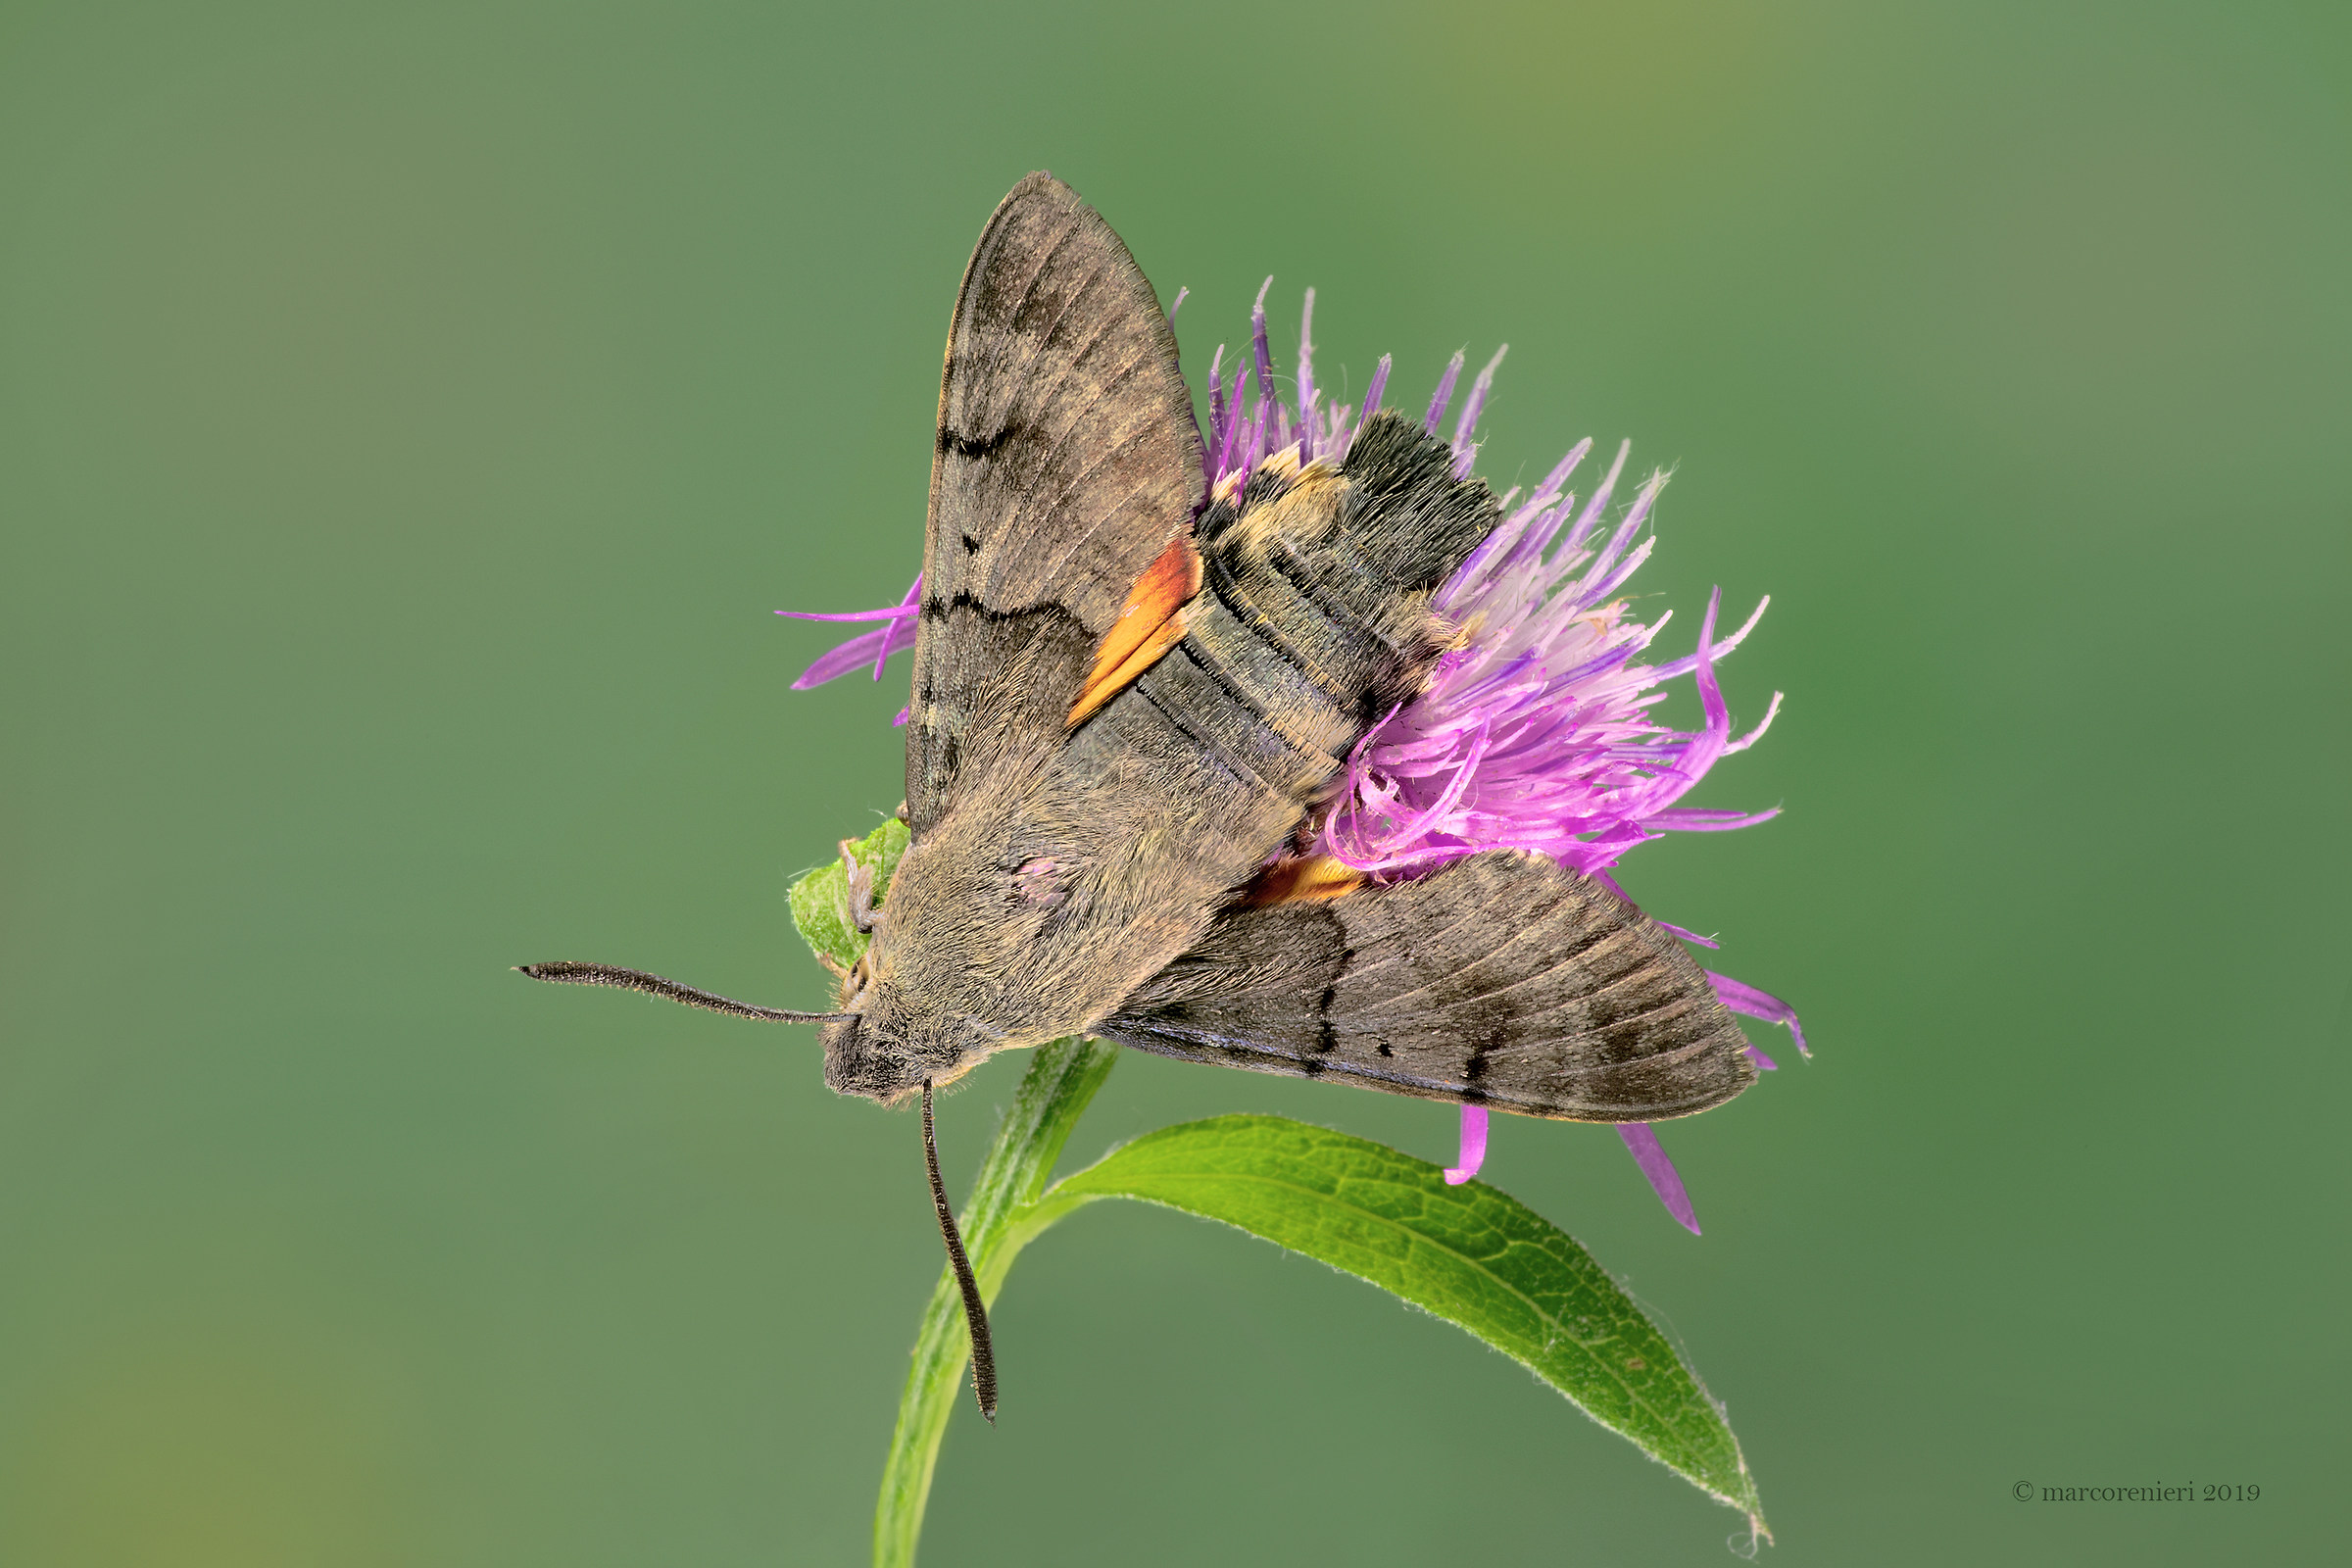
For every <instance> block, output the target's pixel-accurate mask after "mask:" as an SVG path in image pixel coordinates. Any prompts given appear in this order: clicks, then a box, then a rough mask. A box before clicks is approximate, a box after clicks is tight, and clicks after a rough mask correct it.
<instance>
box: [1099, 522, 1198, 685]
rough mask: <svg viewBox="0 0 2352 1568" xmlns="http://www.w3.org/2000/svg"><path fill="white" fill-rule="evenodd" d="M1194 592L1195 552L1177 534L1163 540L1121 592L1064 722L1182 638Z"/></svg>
mask: <svg viewBox="0 0 2352 1568" xmlns="http://www.w3.org/2000/svg"><path fill="white" fill-rule="evenodd" d="M1200 591H1201V552H1199V551H1198V550H1195V549H1194V548H1193V542H1192V540H1191V539H1189V538H1187V537H1186V536H1184V535H1183V534H1178V535H1177V536H1176V537H1175V538H1173V539H1171V540H1169V541H1168V548H1167V549H1165V550H1163V551H1161V552H1160V553H1159V559H1158V560H1157V561H1154V562H1152V564H1150V565H1149V566H1146V567H1145V568H1144V572H1143V575H1142V576H1140V577H1138V578H1136V579H1135V586H1134V587H1133V588H1131V589H1129V590H1128V591H1127V603H1126V604H1125V605H1123V606H1121V607H1120V609H1119V618H1118V619H1117V620H1114V621H1112V622H1111V623H1110V630H1109V631H1107V632H1104V633H1103V643H1102V646H1101V647H1099V648H1097V649H1096V650H1095V667H1094V671H1093V673H1091V674H1089V675H1088V676H1087V677H1086V688H1085V690H1083V691H1081V692H1080V693H1079V694H1078V701H1076V702H1075V703H1072V704H1071V705H1070V716H1069V719H1068V722H1069V723H1071V724H1073V725H1074V724H1077V723H1078V722H1079V721H1080V720H1082V719H1084V718H1086V717H1087V716H1088V715H1089V714H1091V713H1093V712H1094V711H1095V710H1097V709H1099V708H1101V707H1102V706H1103V704H1104V703H1107V702H1109V701H1110V700H1111V699H1112V698H1113V697H1116V696H1117V695H1118V694H1119V693H1120V692H1122V691H1124V690H1126V688H1127V686H1128V684H1129V683H1130V682H1131V681H1133V680H1134V679H1135V678H1136V677H1137V676H1138V675H1141V674H1142V673H1143V672H1144V671H1145V670H1147V669H1150V668H1151V667H1152V664H1153V663H1155V662H1157V661H1158V659H1159V656H1160V655H1162V654H1164V653H1166V652H1167V651H1168V650H1169V649H1171V648H1173V647H1175V646H1176V645H1177V644H1178V643H1180V642H1182V641H1184V630H1185V620H1184V607H1185V606H1186V605H1188V604H1190V603H1192V599H1193V596H1194V595H1195V594H1197V593H1199V592H1200Z"/></svg>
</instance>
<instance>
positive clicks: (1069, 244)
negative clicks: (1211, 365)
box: [907, 174, 1202, 838]
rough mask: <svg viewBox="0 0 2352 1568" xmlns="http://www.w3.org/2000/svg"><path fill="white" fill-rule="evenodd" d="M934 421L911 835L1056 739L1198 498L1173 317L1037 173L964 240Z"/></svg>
mask: <svg viewBox="0 0 2352 1568" xmlns="http://www.w3.org/2000/svg"><path fill="white" fill-rule="evenodd" d="M937 434H938V440H937V450H936V453H935V455H934V457H933V460H932V467H931V510H930V524H929V531H928V535H927V537H926V539H925V541H924V548H923V593H922V620H921V625H920V628H919V630H918V632H917V635H916V640H915V652H914V690H913V701H912V703H911V704H910V706H909V711H908V721H907V808H908V813H909V821H910V825H911V826H912V827H913V829H914V832H915V836H916V837H918V838H920V837H921V836H922V834H923V832H924V830H925V829H926V828H928V827H929V826H930V825H931V824H932V823H934V822H935V821H937V820H938V818H939V817H940V816H941V815H942V814H944V812H945V811H946V810H947V809H948V808H949V807H950V806H951V805H952V804H953V802H954V800H955V799H956V797H957V795H958V794H959V793H961V792H962V791H963V790H964V789H966V788H967V787H968V781H970V780H973V779H985V778H986V777H988V776H989V774H990V773H991V772H992V770H994V769H996V768H999V767H1003V766H1008V765H1009V766H1015V767H1018V766H1021V765H1024V764H1026V763H1033V762H1034V761H1035V760H1037V759H1038V758H1039V757H1041V756H1043V755H1046V754H1049V753H1050V752H1051V751H1052V750H1053V749H1054V748H1055V747H1058V746H1059V744H1060V739H1061V733H1062V729H1063V720H1064V719H1065V717H1066V715H1067V714H1068V711H1069V709H1070V706H1071V704H1072V702H1073V701H1074V700H1075V699H1076V697H1077V695H1078V693H1079V691H1080V689H1081V687H1082V686H1083V685H1084V684H1085V680H1086V676H1087V672H1088V669H1089V667H1090V664H1091V662H1092V660H1093V658H1094V653H1095V649H1096V646H1097V645H1098V644H1099V643H1100V642H1101V641H1102V639H1103V635H1104V634H1105V633H1106V632H1108V631H1109V630H1110V628H1111V626H1112V624H1113V623H1114V622H1115V621H1116V619H1117V617H1118V613H1119V609H1120V606H1121V604H1122V602H1123V601H1124V600H1125V598H1126V596H1127V593H1128V590H1129V587H1130V586H1131V585H1132V584H1133V583H1134V582H1135V580H1136V577H1137V575H1138V574H1139V573H1141V572H1142V571H1143V570H1144V569H1145V567H1146V566H1148V565H1149V564H1151V563H1152V560H1153V558H1154V557H1157V556H1158V555H1159V554H1160V553H1161V552H1162V551H1163V550H1165V549H1166V548H1167V546H1168V543H1169V541H1170V540H1171V539H1174V538H1175V537H1177V536H1178V535H1179V534H1182V533H1184V532H1185V531H1187V530H1188V529H1189V528H1190V526H1191V524H1192V519H1193V515H1194V514H1195V513H1196V512H1198V511H1199V510H1200V505H1201V496H1202V479H1201V438H1200V433H1199V430H1198V427H1197V426H1196V424H1195V423H1194V419H1193V405H1192V396H1191V394H1190V393H1189V392H1187V391H1186V390H1185V385H1184V378H1183V376H1182V374H1181V373H1180V372H1179V371H1178V369H1177V365H1176V339H1175V336H1174V334H1173V333H1171V332H1170V331H1169V328H1168V321H1167V318H1166V316H1165V315H1164V314H1163V313H1162V312H1161V310H1160V308H1159V303H1158V301H1157V300H1156V299H1155V298H1154V297H1153V295H1152V285H1151V284H1150V283H1149V282H1147V281H1146V280H1145V278H1144V274H1143V272H1142V271H1141V270H1139V269H1138V268H1137V267H1136V265H1135V260H1134V258H1133V257H1131V256H1130V255H1129V254H1128V253H1127V247H1126V246H1125V245H1123V244H1121V243H1120V241H1119V237H1118V235H1116V234H1114V233H1112V232H1111V230H1110V225H1108V224H1107V223H1105V222H1103V220H1102V219H1101V218H1100V217H1099V216H1098V215H1097V214H1096V213H1095V210H1094V209H1093V208H1091V207H1089V206H1087V205H1086V203H1085V202H1083V201H1081V200H1080V199H1079V198H1078V195H1077V193H1076V192H1075V191H1073V190H1071V189H1070V188H1069V187H1068V186H1067V185H1064V184H1062V183H1061V182H1060V181H1059V180H1056V179H1054V177H1053V176H1052V175H1050V174H1032V175H1030V176H1029V177H1028V178H1027V179H1024V180H1022V181H1021V182H1020V184H1018V185H1016V186H1014V187H1013V189H1012V192H1011V194H1009V195H1007V196H1006V197H1005V200H1004V202H1003V203H1002V204H1000V205H999V206H998V208H997V211H996V214H995V216H994V217H992V218H991V219H990V220H989V221H988V226H987V228H986V229H984V230H983V231H982V233H981V236H980V243H979V245H978V246H977V247H976V248H975V249H974V250H973V252H972V259H971V263H970V265H969V266H968V267H967V268H966V269H965V271H964V277H963V287H962V290H961V292H960V293H959V294H958V295H957V298H956V315H955V320H954V324H953V326H952V327H951V329H950V332H949V337H948V354H947V365H946V368H945V369H944V370H943V372H942V375H941V383H940V396H939V428H938V432H937Z"/></svg>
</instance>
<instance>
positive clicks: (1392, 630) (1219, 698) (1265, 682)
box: [1082, 415, 1498, 856]
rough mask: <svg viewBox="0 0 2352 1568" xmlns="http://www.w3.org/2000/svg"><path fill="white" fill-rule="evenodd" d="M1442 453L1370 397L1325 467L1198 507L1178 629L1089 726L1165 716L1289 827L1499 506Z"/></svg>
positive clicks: (1402, 672) (1436, 640) (1431, 634)
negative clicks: (1372, 412) (1195, 546)
mask: <svg viewBox="0 0 2352 1568" xmlns="http://www.w3.org/2000/svg"><path fill="white" fill-rule="evenodd" d="M1452 463H1453V457H1452V453H1451V452H1450V451H1449V450H1448V449H1447V447H1446V444H1445V443H1444V442H1441V441H1438V440H1436V439H1434V438H1433V437H1430V436H1428V435H1425V434H1423V433H1422V432H1421V431H1419V430H1417V429H1415V428H1414V427H1413V426H1412V425H1411V424H1409V423H1407V422H1406V421H1404V420H1402V419H1399V418H1397V417H1395V416H1393V415H1382V416H1379V417H1375V418H1374V419H1373V420H1372V421H1371V422H1370V423H1369V424H1368V425H1367V426H1366V427H1365V429H1364V432H1363V434H1362V435H1361V436H1359V437H1358V439H1357V440H1356V442H1355V445H1354V447H1353V449H1352V450H1351V451H1350V453H1349V455H1348V461H1347V463H1346V464H1345V465H1344V466H1342V467H1340V468H1339V469H1337V470H1334V469H1331V468H1327V467H1322V466H1313V467H1308V468H1306V469H1303V470H1301V469H1299V467H1298V466H1297V465H1296V464H1295V463H1290V464H1285V463H1283V462H1280V461H1279V460H1278V461H1275V462H1270V463H1268V464H1267V465H1265V466H1262V467H1260V468H1259V469H1258V471H1257V473H1256V474H1254V475H1253V476H1251V478H1250V482H1249V484H1248V485H1247V486H1246V487H1245V488H1244V489H1243V490H1242V492H1241V494H1240V495H1239V497H1238V498H1229V499H1222V500H1219V501H1217V502H1216V503H1215V504H1214V505H1212V506H1211V508H1210V509H1209V511H1208V513H1207V515H1204V516H1203V517H1202V518H1201V526H1200V530H1199V538H1200V544H1201V558H1202V562H1201V564H1202V571H1201V593H1200V594H1199V596H1198V597H1197V598H1196V599H1195V600H1194V601H1193V604H1192V606H1191V608H1190V609H1189V611H1188V612H1187V617H1188V621H1187V625H1188V629H1187V631H1186V635H1185V637H1184V639H1183V640H1182V641H1181V642H1180V643H1178V644H1177V645H1176V646H1175V647H1174V649H1173V650H1171V651H1170V653H1169V654H1168V655H1166V656H1165V657H1163V658H1161V659H1160V660H1159V661H1158V662H1155V663H1153V664H1152V666H1151V667H1150V668H1149V669H1148V670H1146V671H1145V672H1144V673H1143V675H1142V676H1141V677H1139V678H1138V679H1137V680H1136V682H1135V684H1134V685H1133V687H1131V688H1130V689H1129V690H1128V691H1127V692H1125V693H1122V694H1121V696H1120V697H1119V698H1118V699H1116V700H1114V701H1113V703H1112V704H1111V705H1110V706H1111V709H1112V711H1113V713H1114V714H1115V717H1114V721H1113V723H1111V724H1110V725H1107V726H1105V727H1106V728H1107V729H1111V730H1115V731H1117V732H1119V734H1120V735H1121V737H1122V739H1124V740H1126V741H1127V742H1128V743H1130V744H1132V743H1134V742H1135V741H1137V740H1139V739H1142V738H1144V737H1146V736H1148V735H1149V734H1150V733H1151V732H1152V731H1165V732H1168V734H1167V739H1168V740H1169V741H1170V742H1171V743H1174V744H1176V745H1178V746H1181V745H1185V744H1192V745H1198V746H1199V747H1201V749H1202V750H1203V752H1204V753H1205V758H1204V760H1206V761H1208V762H1209V763H1210V764H1211V765H1212V767H1213V768H1214V769H1215V770H1216V771H1217V772H1218V773H1220V774H1221V775H1223V776H1222V777H1221V778H1220V779H1219V780H1218V783H1219V784H1220V785H1239V786H1241V787H1243V788H1246V789H1254V790H1262V791H1263V792H1265V793H1266V794H1269V795H1271V796H1274V797H1276V798H1277V799H1278V800H1279V801H1280V802H1281V803H1282V806H1281V809H1280V810H1278V811H1277V812H1275V813H1274V814H1276V815H1279V816H1280V817H1281V818H1282V819H1283V821H1284V824H1285V825H1284V829H1283V830H1284V831H1287V830H1288V827H1289V825H1291V824H1293V823H1295V822H1296V820H1297V818H1298V817H1299V815H1302V814H1303V813H1304V812H1305V810H1306V809H1308V808H1309V807H1311V806H1312V805H1313V804H1314V802H1315V801H1316V800H1317V799H1318V798H1319V797H1320V796H1321V795H1322V794H1323V793H1324V791H1325V790H1326V789H1327V788H1328V787H1329V786H1330V784H1331V781H1332V779H1333V778H1334V777H1335V776H1336V775H1337V774H1338V772H1339V769H1340V767H1341V765H1342V763H1343V762H1344V761H1345V760H1346V759H1347V756H1348V752H1349V751H1350V750H1351V749H1352V748H1353V747H1354V745H1355V743H1356V742H1357V741H1358V740H1359V739H1361V738H1362V736H1363V734H1364V732H1365V731H1366V730H1367V729H1369V728H1371V727H1372V726H1373V725H1375V724H1377V723H1379V722H1380V721H1381V720H1382V719H1383V718H1385V717H1387V715H1388V714H1389V712H1390V711H1392V710H1394V709H1395V708H1396V707H1397V705H1398V704H1400V703H1405V702H1409V701H1411V700H1412V698H1413V697H1414V696H1416V695H1417V694H1418V693H1419V692H1420V690H1421V686H1422V683H1423V682H1424V680H1425V679H1426V678H1427V676H1428V672H1429V668H1430V665H1431V664H1432V663H1433V662H1435V660H1436V659H1437V657H1438V655H1439V653H1440V652H1441V651H1442V649H1443V638H1444V636H1445V634H1446V629H1445V628H1443V627H1441V626H1440V625H1439V624H1438V622H1437V621H1436V619H1435V617H1433V616H1432V615H1431V613H1430V611H1429V597H1430V594H1431V593H1432V591H1434V590H1435V589H1436V588H1437V586H1438V585H1439V584H1440V583H1442V582H1444V581H1445V579H1446V577H1447V576H1449V575H1451V574H1452V572H1453V571H1454V569H1455V568H1456V567H1457V566H1459V565H1460V564H1461V563H1462V561H1463V560H1464V559H1465V558H1466V557H1467V556H1468V555H1469V554H1470V552H1471V551H1472V550H1473V549H1475V548H1476V547H1477V546H1478V544H1479V542H1480V541H1481V540H1483V539H1484V538H1486V536H1487V534H1488V533H1489V532H1491V531H1492V530H1493V528H1494V527H1495V522H1496V520H1497V516H1498V512H1497V509H1496V507H1495V499H1494V496H1493V495H1492V493H1490V492H1489V491H1488V489H1487V487H1486V486H1485V485H1484V484H1482V483H1480V482H1478V481H1476V480H1457V479H1455V478H1454V476H1453V472H1452ZM1122 705H1124V707H1125V709H1126V711H1124V712H1118V711H1117V710H1118V709H1120V707H1121V706H1122ZM1108 739H1109V737H1108V736H1107V735H1105V736H1103V740H1108ZM1082 740H1083V737H1082ZM1158 749H1159V748H1156V747H1155V748H1152V750H1158ZM1266 804H1268V805H1272V804H1273V803H1271V802H1269V803H1266ZM1271 848H1272V846H1271V845H1270V844H1269V845H1266V846H1264V847H1263V848H1261V849H1259V850H1258V851H1257V853H1258V854H1259V855H1261V856H1262V855H1263V854H1264V853H1265V851H1266V850H1268V849H1271Z"/></svg>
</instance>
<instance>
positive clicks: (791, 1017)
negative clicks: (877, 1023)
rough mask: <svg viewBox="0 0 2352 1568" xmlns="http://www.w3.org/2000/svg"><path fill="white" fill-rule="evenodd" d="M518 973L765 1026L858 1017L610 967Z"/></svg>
mask: <svg viewBox="0 0 2352 1568" xmlns="http://www.w3.org/2000/svg"><path fill="white" fill-rule="evenodd" d="M515 973H516V974H527V975H529V976H530V977H531V978H532V979H534V980H552V981H554V982H555V983H556V984H558V985H566V986H617V987H619V988H620V989H621V990H623V991H642V992H644V993H645V994H646V995H647V996H649V997H662V998H665V999H667V1000H668V1001H671V1002H682V1003H684V1004H685V1005H687V1006H689V1007H701V1008H704V1009H706V1010H707V1011H710V1012H723V1013H725V1014H726V1015H727V1016H728V1017H730V1018H757V1019H759V1020H760V1021H761V1022H762V1023H836V1022H838V1021H840V1020H841V1019H843V1018H849V1017H855V1016H856V1014H854V1013H847V1012H789V1011H787V1010H785V1009H784V1008H782V1007H755V1006H753V1005H751V1004H750V1003H748V1002H733V1001H730V1000H728V999H727V998H725V997H722V996H718V995H715V994H714V993H712V992H709V991H698V990H696V989H695V988H694V987H693V986H682V985H680V984H678V983H677V982H676V981H675V980H664V979H662V977H661V976H660V975H658V974H647V973H646V972H645V971H644V970H643V969H622V968H617V967H615V966H614V965H613V964H610V963H518V964H516V965H515Z"/></svg>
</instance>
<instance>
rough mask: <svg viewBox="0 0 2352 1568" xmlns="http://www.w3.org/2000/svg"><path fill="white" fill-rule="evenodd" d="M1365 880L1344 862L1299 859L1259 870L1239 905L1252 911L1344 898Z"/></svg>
mask: <svg viewBox="0 0 2352 1568" xmlns="http://www.w3.org/2000/svg"><path fill="white" fill-rule="evenodd" d="M1369 880H1370V878H1368V877H1366V876H1365V875H1364V873H1363V872H1361V871H1358V870H1357V869H1356V868H1355V867H1354V866H1352V865H1349V864H1348V862H1347V861H1345V860H1341V859H1337V858H1333V857H1331V856H1328V855H1308V856H1301V857H1300V858H1298V859H1295V860H1283V861H1281V862H1279V863H1278V864H1275V865H1270V866H1268V867H1266V869H1264V870H1263V871H1260V872H1259V873H1258V874H1257V875H1256V877H1255V878H1254V879H1252V880H1251V882H1250V885H1249V886H1248V887H1247V888H1245V889H1244V890H1243V891H1242V902H1243V903H1244V904H1246V905H1248V906H1249V907H1250V908H1253V909H1262V908H1264V907H1266V906H1267V905H1269V904H1311V903H1314V902H1316V901H1318V900H1322V899H1337V898H1344V897H1346V896H1347V895H1348V894H1350V893H1353V892H1354V891H1355V890H1356V889H1357V888H1360V887H1362V886H1363V885H1364V884H1365V883H1366V882H1367V881H1369Z"/></svg>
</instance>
